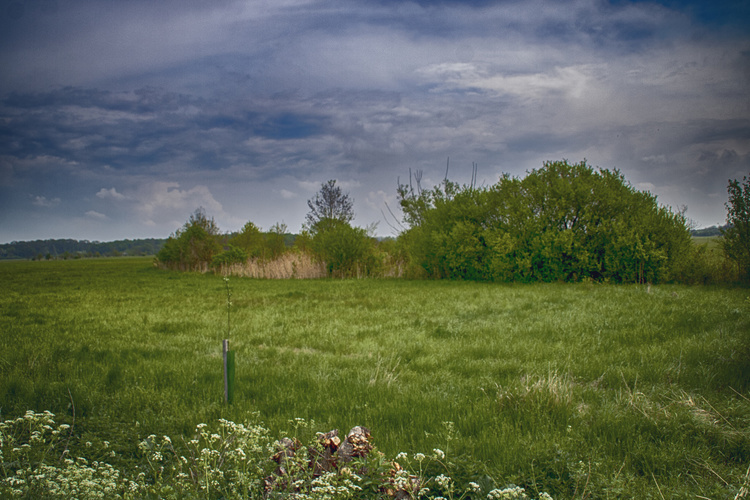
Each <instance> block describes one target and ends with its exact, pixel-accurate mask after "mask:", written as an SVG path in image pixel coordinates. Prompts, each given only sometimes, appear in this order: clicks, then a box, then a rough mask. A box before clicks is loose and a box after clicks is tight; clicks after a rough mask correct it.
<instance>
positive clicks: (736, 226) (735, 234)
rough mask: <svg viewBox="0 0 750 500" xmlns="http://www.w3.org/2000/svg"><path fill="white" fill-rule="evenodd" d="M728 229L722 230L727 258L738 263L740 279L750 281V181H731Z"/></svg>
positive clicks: (727, 205) (727, 206)
mask: <svg viewBox="0 0 750 500" xmlns="http://www.w3.org/2000/svg"><path fill="white" fill-rule="evenodd" d="M727 192H728V193H729V200H728V201H727V203H726V204H725V206H726V209H727V229H724V230H722V234H723V236H724V240H723V246H724V253H725V254H726V256H727V257H728V258H729V259H731V260H733V261H734V262H736V263H737V266H738V268H739V275H740V279H742V280H743V281H750V179H748V178H747V177H744V176H743V177H742V183H741V184H740V182H739V181H738V180H737V179H735V180H730V181H729V185H728V186H727Z"/></svg>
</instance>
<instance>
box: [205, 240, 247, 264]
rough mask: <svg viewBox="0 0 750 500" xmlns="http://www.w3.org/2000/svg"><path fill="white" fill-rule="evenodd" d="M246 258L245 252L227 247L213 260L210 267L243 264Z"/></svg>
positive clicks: (230, 246) (233, 247)
mask: <svg viewBox="0 0 750 500" xmlns="http://www.w3.org/2000/svg"><path fill="white" fill-rule="evenodd" d="M248 258H249V255H248V253H247V252H246V251H245V250H243V249H242V248H238V247H236V246H233V245H229V248H228V249H227V250H224V251H223V252H221V253H220V254H218V255H217V256H215V257H214V258H213V260H212V261H211V267H214V268H220V267H222V266H231V265H232V264H243V263H245V262H247V259H248Z"/></svg>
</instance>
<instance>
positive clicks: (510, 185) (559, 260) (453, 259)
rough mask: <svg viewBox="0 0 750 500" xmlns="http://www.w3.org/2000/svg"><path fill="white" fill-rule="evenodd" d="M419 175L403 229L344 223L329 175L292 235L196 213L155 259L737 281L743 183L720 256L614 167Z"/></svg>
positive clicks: (743, 262) (405, 272) (507, 277)
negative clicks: (475, 177) (390, 234)
mask: <svg viewBox="0 0 750 500" xmlns="http://www.w3.org/2000/svg"><path fill="white" fill-rule="evenodd" d="M420 181H421V172H417V173H416V175H414V176H412V175H411V173H410V178H409V182H408V184H400V183H399V185H398V187H397V194H398V200H399V204H400V207H401V209H402V212H403V220H402V221H401V224H402V227H403V231H401V233H400V234H399V236H398V238H396V239H395V240H389V241H385V242H379V241H377V240H376V239H375V238H373V237H372V228H370V230H368V229H367V228H359V227H355V226H353V225H352V224H351V221H352V220H353V219H354V211H353V200H352V199H351V198H350V197H349V195H348V194H347V193H343V192H342V191H341V188H340V187H339V186H337V185H336V181H335V180H331V181H328V182H327V183H324V184H322V185H321V189H320V191H319V192H318V193H317V194H316V195H315V197H314V198H312V199H310V200H309V201H308V208H309V212H308V214H307V216H306V219H305V224H304V226H303V230H302V232H301V234H299V235H298V236H296V237H295V238H294V239H293V242H290V240H287V239H285V237H284V235H285V234H286V227H285V226H283V225H280V224H277V225H275V226H274V227H272V228H271V230H270V231H267V232H262V231H261V230H260V229H259V228H258V227H257V226H256V225H255V224H253V223H252V222H248V223H247V224H245V226H244V227H243V228H242V230H241V231H239V232H238V233H234V234H231V235H222V234H221V233H220V231H219V228H218V227H217V226H216V224H215V222H214V220H213V219H212V218H210V217H208V216H207V215H206V214H205V212H204V211H203V210H202V209H199V210H197V211H196V212H195V213H194V214H193V215H191V217H190V219H189V220H188V221H187V222H186V223H185V225H184V226H183V227H182V228H180V229H179V230H178V231H176V232H175V234H173V235H172V236H171V237H170V238H169V239H168V240H167V242H166V243H165V245H164V247H163V248H162V250H161V251H160V252H159V253H158V254H157V260H158V262H159V263H160V264H161V265H164V266H166V267H172V268H179V269H203V270H205V269H208V268H211V267H213V268H214V269H220V268H222V266H224V267H226V266H229V265H232V264H236V263H242V262H246V261H248V260H249V259H274V258H278V257H279V256H280V255H281V254H283V253H284V252H288V251H297V252H306V253H309V254H311V255H313V256H314V257H315V258H316V259H318V260H319V261H321V262H324V263H325V265H326V270H327V272H328V274H329V275H332V276H342V277H347V276H353V275H356V276H378V275H384V274H385V270H386V268H389V267H391V268H392V267H393V266H396V267H398V269H399V271H398V272H397V273H391V274H390V275H394V274H395V275H399V276H405V277H410V278H420V277H423V278H432V279H461V280H479V281H501V282H509V281H514V282H552V281H569V282H577V281H596V282H613V283H647V282H648V283H660V282H685V283H709V282H718V281H734V280H737V279H742V280H748V272H749V271H748V269H750V266H749V265H748V262H750V251H749V250H748V244H747V241H748V238H750V234H748V229H747V228H748V227H749V226H748V222H747V220H748V215H747V210H748V206H750V203H749V202H748V201H749V200H748V199H749V198H750V194H749V193H748V182H747V180H745V182H744V184H741V183H739V182H738V181H730V185H729V188H728V190H729V193H730V199H729V202H728V204H727V210H728V219H727V221H728V225H727V226H725V228H722V229H721V231H720V232H721V234H722V235H723V236H722V242H723V243H722V248H723V250H724V257H725V259H724V260H721V261H719V260H717V259H716V257H715V255H713V254H711V252H710V251H709V250H708V249H707V248H706V247H698V246H696V245H695V244H694V243H693V240H692V235H691V230H690V223H689V221H688V219H687V218H686V216H685V213H684V211H677V212H675V211H673V210H672V209H670V208H668V207H665V206H662V205H659V204H658V203H657V199H656V197H655V196H654V195H652V194H651V193H648V192H644V191H639V190H637V189H635V188H634V187H633V186H632V185H631V184H630V183H629V182H628V181H627V180H626V179H625V177H624V176H623V175H622V174H621V173H620V172H619V171H617V170H613V171H611V170H607V169H601V168H596V169H595V168H593V167H591V166H590V165H588V164H587V163H586V162H585V161H583V162H580V163H575V164H570V163H568V162H567V161H566V160H563V161H555V162H546V163H544V164H543V166H542V168H539V169H534V170H532V171H531V172H528V173H527V175H525V176H524V177H523V178H519V177H512V176H510V175H508V174H505V175H503V176H502V177H500V179H499V180H498V182H497V183H496V184H494V185H491V186H482V187H477V186H476V185H475V182H474V181H472V183H471V184H468V185H459V184H458V183H455V182H452V181H450V180H449V179H448V178H447V175H446V178H445V179H444V180H443V182H441V183H440V184H439V185H438V186H436V187H434V188H432V189H423V188H422V186H421V184H420Z"/></svg>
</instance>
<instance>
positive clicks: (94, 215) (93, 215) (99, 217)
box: [86, 210, 108, 220]
mask: <svg viewBox="0 0 750 500" xmlns="http://www.w3.org/2000/svg"><path fill="white" fill-rule="evenodd" d="M86 217H91V218H92V219H97V220H106V219H108V217H107V216H106V215H104V214H102V213H99V212H96V211H94V210H89V211H88V212H86Z"/></svg>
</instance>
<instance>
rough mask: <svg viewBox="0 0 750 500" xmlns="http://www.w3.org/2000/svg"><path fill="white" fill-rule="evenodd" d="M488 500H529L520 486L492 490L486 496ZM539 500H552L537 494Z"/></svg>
mask: <svg viewBox="0 0 750 500" xmlns="http://www.w3.org/2000/svg"><path fill="white" fill-rule="evenodd" d="M487 499H488V500H530V497H529V496H528V495H527V494H526V490H525V489H523V488H521V487H520V486H509V487H507V488H504V489H494V490H492V491H490V492H489V493H488V494H487ZM539 500H552V497H551V496H550V495H549V494H548V493H545V492H542V493H540V494H539Z"/></svg>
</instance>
